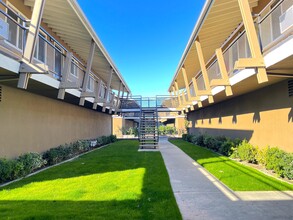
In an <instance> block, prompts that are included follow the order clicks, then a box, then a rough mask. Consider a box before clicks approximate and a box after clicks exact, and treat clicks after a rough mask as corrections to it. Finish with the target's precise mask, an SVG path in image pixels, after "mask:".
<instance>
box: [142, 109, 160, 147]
mask: <svg viewBox="0 0 293 220" xmlns="http://www.w3.org/2000/svg"><path fill="white" fill-rule="evenodd" d="M158 142H159V134H158V111H157V108H142V109H141V114H140V125H139V143H140V145H139V146H140V148H142V149H145V148H154V149H155V148H157V147H158Z"/></svg>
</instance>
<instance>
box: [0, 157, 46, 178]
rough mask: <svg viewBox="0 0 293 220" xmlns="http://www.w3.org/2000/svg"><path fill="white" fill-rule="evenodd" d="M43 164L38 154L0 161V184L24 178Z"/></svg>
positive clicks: (44, 162) (43, 161)
mask: <svg viewBox="0 0 293 220" xmlns="http://www.w3.org/2000/svg"><path fill="white" fill-rule="evenodd" d="M45 164H46V161H45V160H44V159H43V158H42V156H41V155H40V154H38V153H27V154H23V155H21V156H19V157H18V158H17V159H11V160H9V159H0V183H3V182H7V181H11V180H14V179H18V178H21V177H24V176H26V175H28V174H29V173H31V172H33V171H35V170H36V169H38V168H40V167H42V166H44V165H45Z"/></svg>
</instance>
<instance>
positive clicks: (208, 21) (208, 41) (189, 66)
mask: <svg viewBox="0 0 293 220" xmlns="http://www.w3.org/2000/svg"><path fill="white" fill-rule="evenodd" d="M249 4H250V7H251V8H253V7H256V6H257V5H258V0H249ZM241 22H242V17H241V13H240V9H239V5H238V1H237V0H206V2H205V4H204V6H203V9H202V11H201V13H200V16H199V18H198V20H197V23H196V25H195V27H194V29H193V31H192V34H191V36H190V38H189V41H188V43H187V45H186V47H185V50H184V52H183V55H182V57H181V59H180V62H179V64H178V66H177V69H176V72H175V74H174V77H173V79H172V82H171V84H170V87H169V91H172V86H173V85H174V82H175V81H176V82H177V83H178V87H179V89H183V88H185V84H184V79H183V76H182V72H181V69H182V67H183V65H184V67H185V69H186V72H187V78H188V82H190V81H191V78H192V77H194V76H196V75H197V73H198V72H199V71H200V65H199V62H198V56H197V52H196V47H195V44H194V42H195V40H196V39H199V41H200V43H201V46H202V49H203V55H204V60H205V62H206V63H207V62H208V61H209V60H210V58H211V57H212V56H213V55H214V54H215V50H216V49H217V48H220V47H221V45H222V44H223V43H224V42H225V40H226V39H227V38H228V37H229V35H230V34H231V33H232V32H233V31H234V30H235V29H236V28H237V26H238V25H239V24H240V23H241Z"/></svg>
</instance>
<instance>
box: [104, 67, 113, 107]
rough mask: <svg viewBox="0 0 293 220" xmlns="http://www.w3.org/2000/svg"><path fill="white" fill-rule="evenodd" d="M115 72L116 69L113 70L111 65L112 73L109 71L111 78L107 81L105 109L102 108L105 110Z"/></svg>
mask: <svg viewBox="0 0 293 220" xmlns="http://www.w3.org/2000/svg"><path fill="white" fill-rule="evenodd" d="M113 72H114V70H113V69H112V67H111V68H110V73H109V79H108V82H107V89H106V95H105V102H104V105H103V110H102V111H103V112H105V111H106V105H107V102H108V98H109V94H110V86H111V82H112V76H113Z"/></svg>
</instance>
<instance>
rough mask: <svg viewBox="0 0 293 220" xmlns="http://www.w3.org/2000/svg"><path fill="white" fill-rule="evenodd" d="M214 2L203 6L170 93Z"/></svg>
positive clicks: (208, 1)
mask: <svg viewBox="0 0 293 220" xmlns="http://www.w3.org/2000/svg"><path fill="white" fill-rule="evenodd" d="M214 2H215V0H206V2H205V4H204V6H203V9H202V11H201V13H200V15H199V18H198V20H197V22H196V24H195V27H194V29H193V31H192V34H191V36H190V38H189V40H188V43H187V45H186V47H185V50H184V52H183V54H182V56H181V59H180V62H179V64H178V66H177V70H176V72H175V75H174V77H173V79H172V82H171V84H170V86H169V89H168V91H172V85H173V84H174V82H175V80H176V78H177V77H178V74H179V72H180V70H181V68H182V66H183V64H184V62H185V60H186V57H187V54H188V53H189V51H190V49H191V47H192V44H193V43H194V41H195V39H196V38H197V36H198V33H199V30H200V29H201V27H202V25H203V23H204V21H205V19H206V17H207V15H208V13H209V11H210V9H211V7H212V5H213V3H214Z"/></svg>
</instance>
